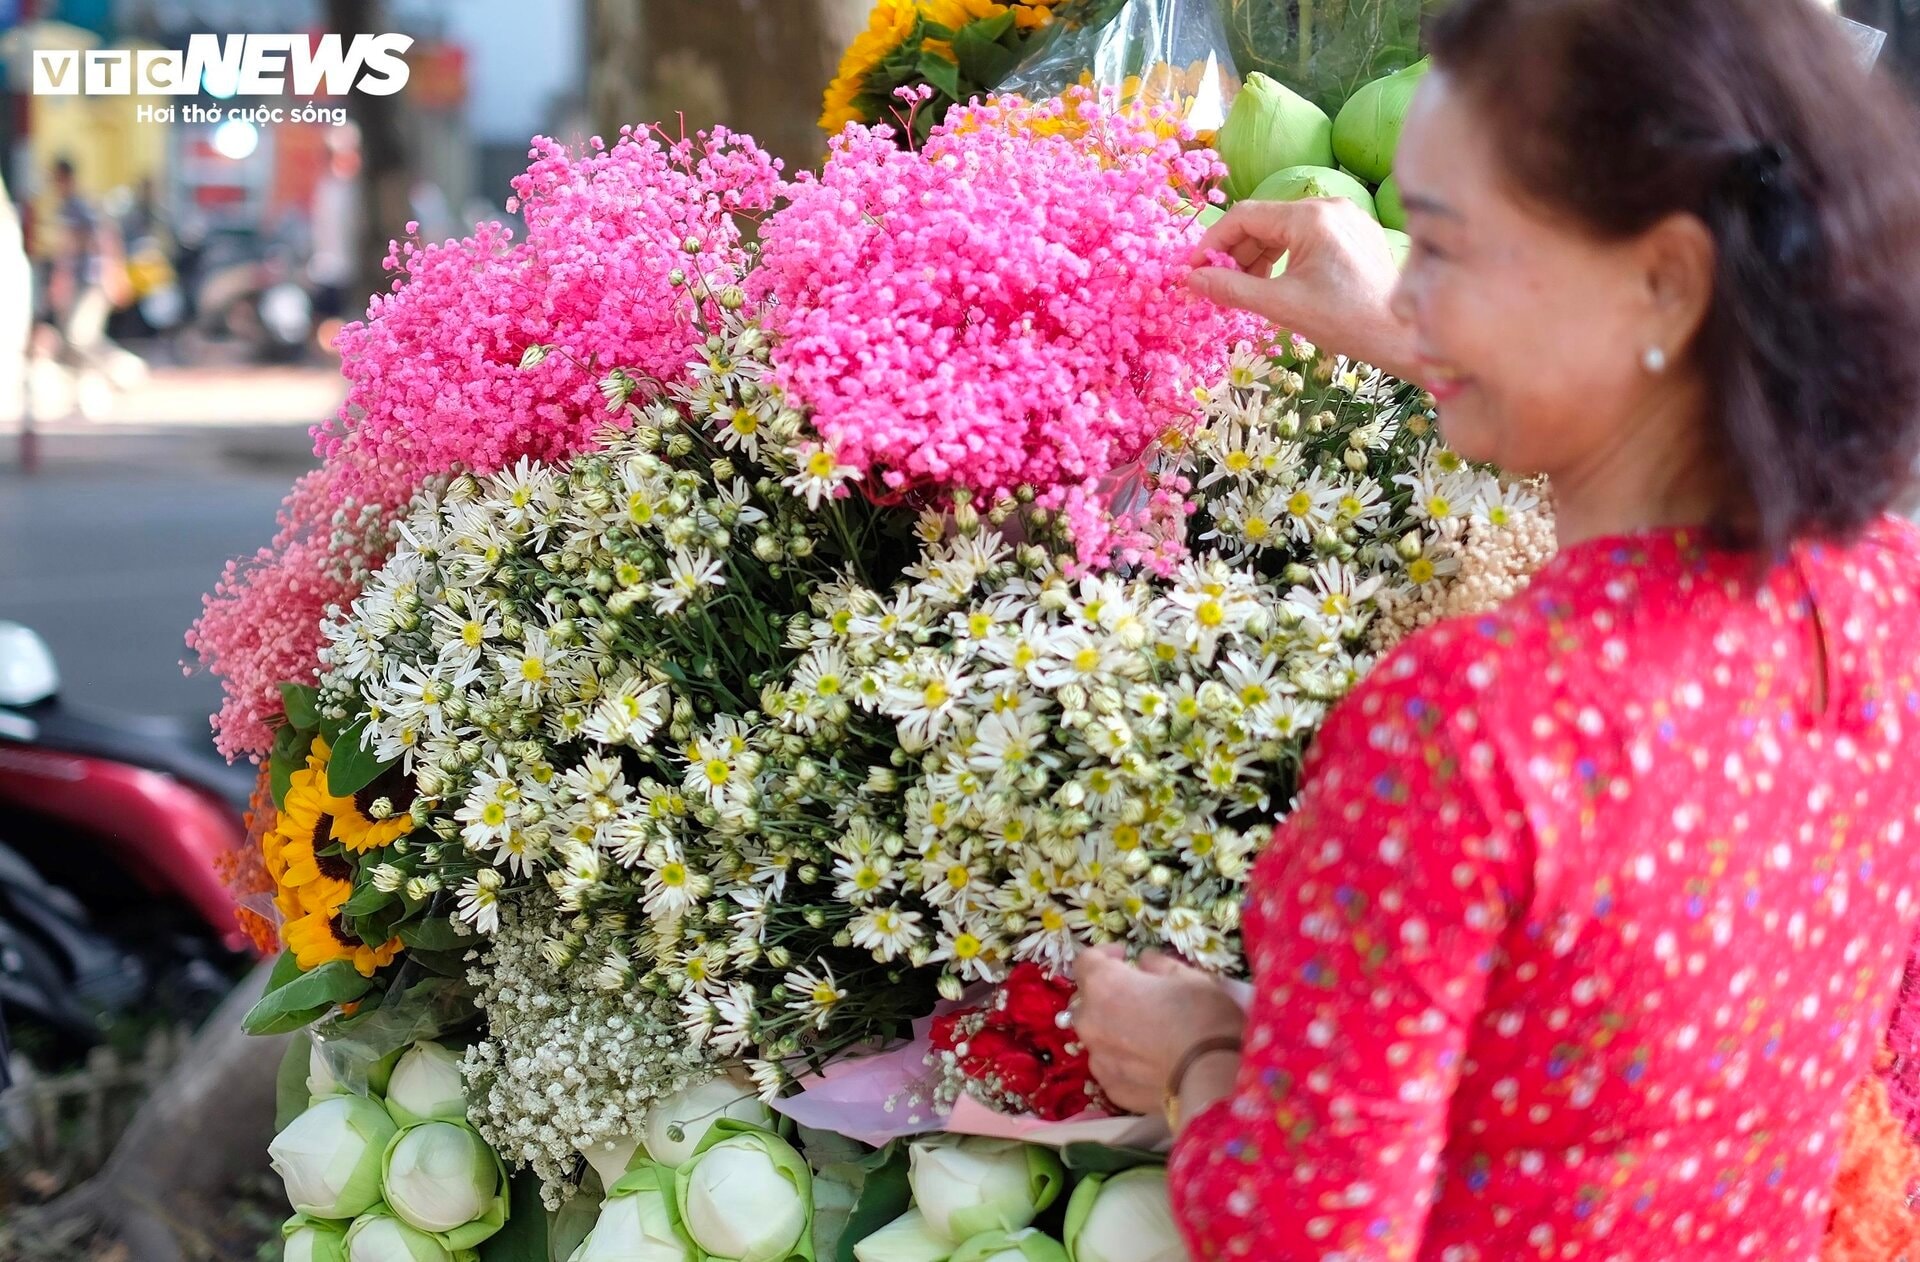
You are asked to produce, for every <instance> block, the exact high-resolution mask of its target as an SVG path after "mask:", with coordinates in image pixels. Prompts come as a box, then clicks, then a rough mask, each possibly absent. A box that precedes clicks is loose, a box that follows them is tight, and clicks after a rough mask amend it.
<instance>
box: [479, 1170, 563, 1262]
mask: <svg viewBox="0 0 1920 1262" xmlns="http://www.w3.org/2000/svg"><path fill="white" fill-rule="evenodd" d="M479 1248H480V1262H547V1258H548V1249H547V1208H546V1206H544V1205H542V1204H541V1203H540V1179H539V1177H538V1176H537V1175H535V1174H534V1173H533V1172H532V1171H530V1170H522V1171H521V1172H520V1173H518V1174H516V1175H514V1176H513V1177H512V1178H511V1179H509V1180H508V1181H507V1225H506V1226H504V1227H502V1228H501V1229H500V1230H499V1232H498V1233H496V1234H494V1235H492V1236H489V1237H488V1238H487V1239H485V1240H483V1241H481V1242H480V1246H479Z"/></svg>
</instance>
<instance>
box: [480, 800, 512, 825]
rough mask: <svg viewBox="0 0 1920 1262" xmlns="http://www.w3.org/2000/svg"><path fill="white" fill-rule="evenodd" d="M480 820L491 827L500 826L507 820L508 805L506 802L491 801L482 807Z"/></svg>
mask: <svg viewBox="0 0 1920 1262" xmlns="http://www.w3.org/2000/svg"><path fill="white" fill-rule="evenodd" d="M480 822H481V823H483V824H485V825H486V826H487V827H489V828H498V827H500V825H502V824H504V823H506V822H507V806H506V803H504V802H489V803H487V804H486V805H485V806H483V807H481V808H480Z"/></svg>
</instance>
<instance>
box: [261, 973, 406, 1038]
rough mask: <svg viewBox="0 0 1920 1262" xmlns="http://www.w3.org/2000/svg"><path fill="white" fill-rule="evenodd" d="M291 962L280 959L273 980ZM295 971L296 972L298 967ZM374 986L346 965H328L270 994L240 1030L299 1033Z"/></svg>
mask: <svg viewBox="0 0 1920 1262" xmlns="http://www.w3.org/2000/svg"><path fill="white" fill-rule="evenodd" d="M290 959H292V956H291V954H288V955H283V956H282V957H281V963H280V964H276V965H274V976H276V977H278V976H279V975H280V971H281V968H282V966H283V965H284V964H285V963H286V961H288V960H290ZM295 968H296V971H297V969H298V965H295ZM372 984H373V983H372V982H371V981H370V980H368V979H367V978H365V977H362V976H360V974H359V972H358V971H357V970H356V969H355V968H354V967H353V965H351V964H349V963H347V961H345V960H332V961H329V962H328V963H326V964H322V965H321V966H320V967H319V968H316V969H313V970H311V971H309V972H305V973H299V974H298V975H297V976H295V977H294V978H293V979H292V980H291V981H288V982H287V983H286V984H284V985H281V986H276V987H274V988H273V989H271V990H269V991H267V993H266V994H265V995H262V996H261V997H260V1002H259V1003H256V1004H254V1005H253V1010H252V1011H250V1012H248V1013H247V1015H246V1019H245V1020H243V1021H242V1022H241V1023H240V1024H241V1028H243V1029H244V1030H246V1032H247V1033H248V1034H286V1033H289V1032H291V1031H293V1030H298V1029H300V1028H302V1027H303V1026H307V1025H311V1024H313V1022H315V1021H317V1020H319V1019H320V1018H321V1017H323V1016H325V1015H326V1014H327V1013H328V1012H330V1011H331V1010H332V1009H334V1008H335V1007H338V1006H339V1005H340V1004H343V1003H351V1002H352V1001H353V1000H355V999H358V998H359V997H360V996H361V995H364V994H366V993H367V989H368V988H369V987H370V986H372Z"/></svg>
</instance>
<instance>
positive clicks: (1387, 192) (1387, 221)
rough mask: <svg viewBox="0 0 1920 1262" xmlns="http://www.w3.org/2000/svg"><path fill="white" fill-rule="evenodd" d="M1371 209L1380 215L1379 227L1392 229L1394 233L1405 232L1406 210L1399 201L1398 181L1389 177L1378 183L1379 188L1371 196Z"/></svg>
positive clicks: (1393, 177) (1395, 177) (1396, 178)
mask: <svg viewBox="0 0 1920 1262" xmlns="http://www.w3.org/2000/svg"><path fill="white" fill-rule="evenodd" d="M1373 208H1374V210H1376V211H1377V212H1379V215H1380V226H1381V227H1383V228H1392V229H1393V230H1394V231H1395V232H1405V231H1406V230H1407V208H1406V206H1405V205H1404V204H1403V203H1402V202H1401V201H1400V180H1399V178H1398V177H1397V176H1392V175H1389V176H1388V177H1387V178H1386V179H1384V180H1381V181H1380V187H1379V188H1378V189H1376V190H1375V191H1374V194H1373Z"/></svg>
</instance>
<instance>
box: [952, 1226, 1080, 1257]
mask: <svg viewBox="0 0 1920 1262" xmlns="http://www.w3.org/2000/svg"><path fill="white" fill-rule="evenodd" d="M952 1262H1067V1251H1066V1250H1065V1249H1063V1248H1061V1247H1060V1242H1059V1241H1058V1240H1055V1239H1054V1238H1053V1237H1052V1236H1049V1235H1047V1234H1046V1233H1044V1232H1040V1231H1035V1230H1034V1229H1033V1228H1031V1227H1029V1228H1027V1229H1026V1230H1025V1231H985V1232H982V1233H980V1234H979V1235H977V1236H975V1237H973V1239H971V1240H968V1241H966V1242H965V1243H964V1244H962V1245H961V1246H960V1247H959V1248H958V1249H955V1250H954V1251H953V1258H952Z"/></svg>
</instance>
